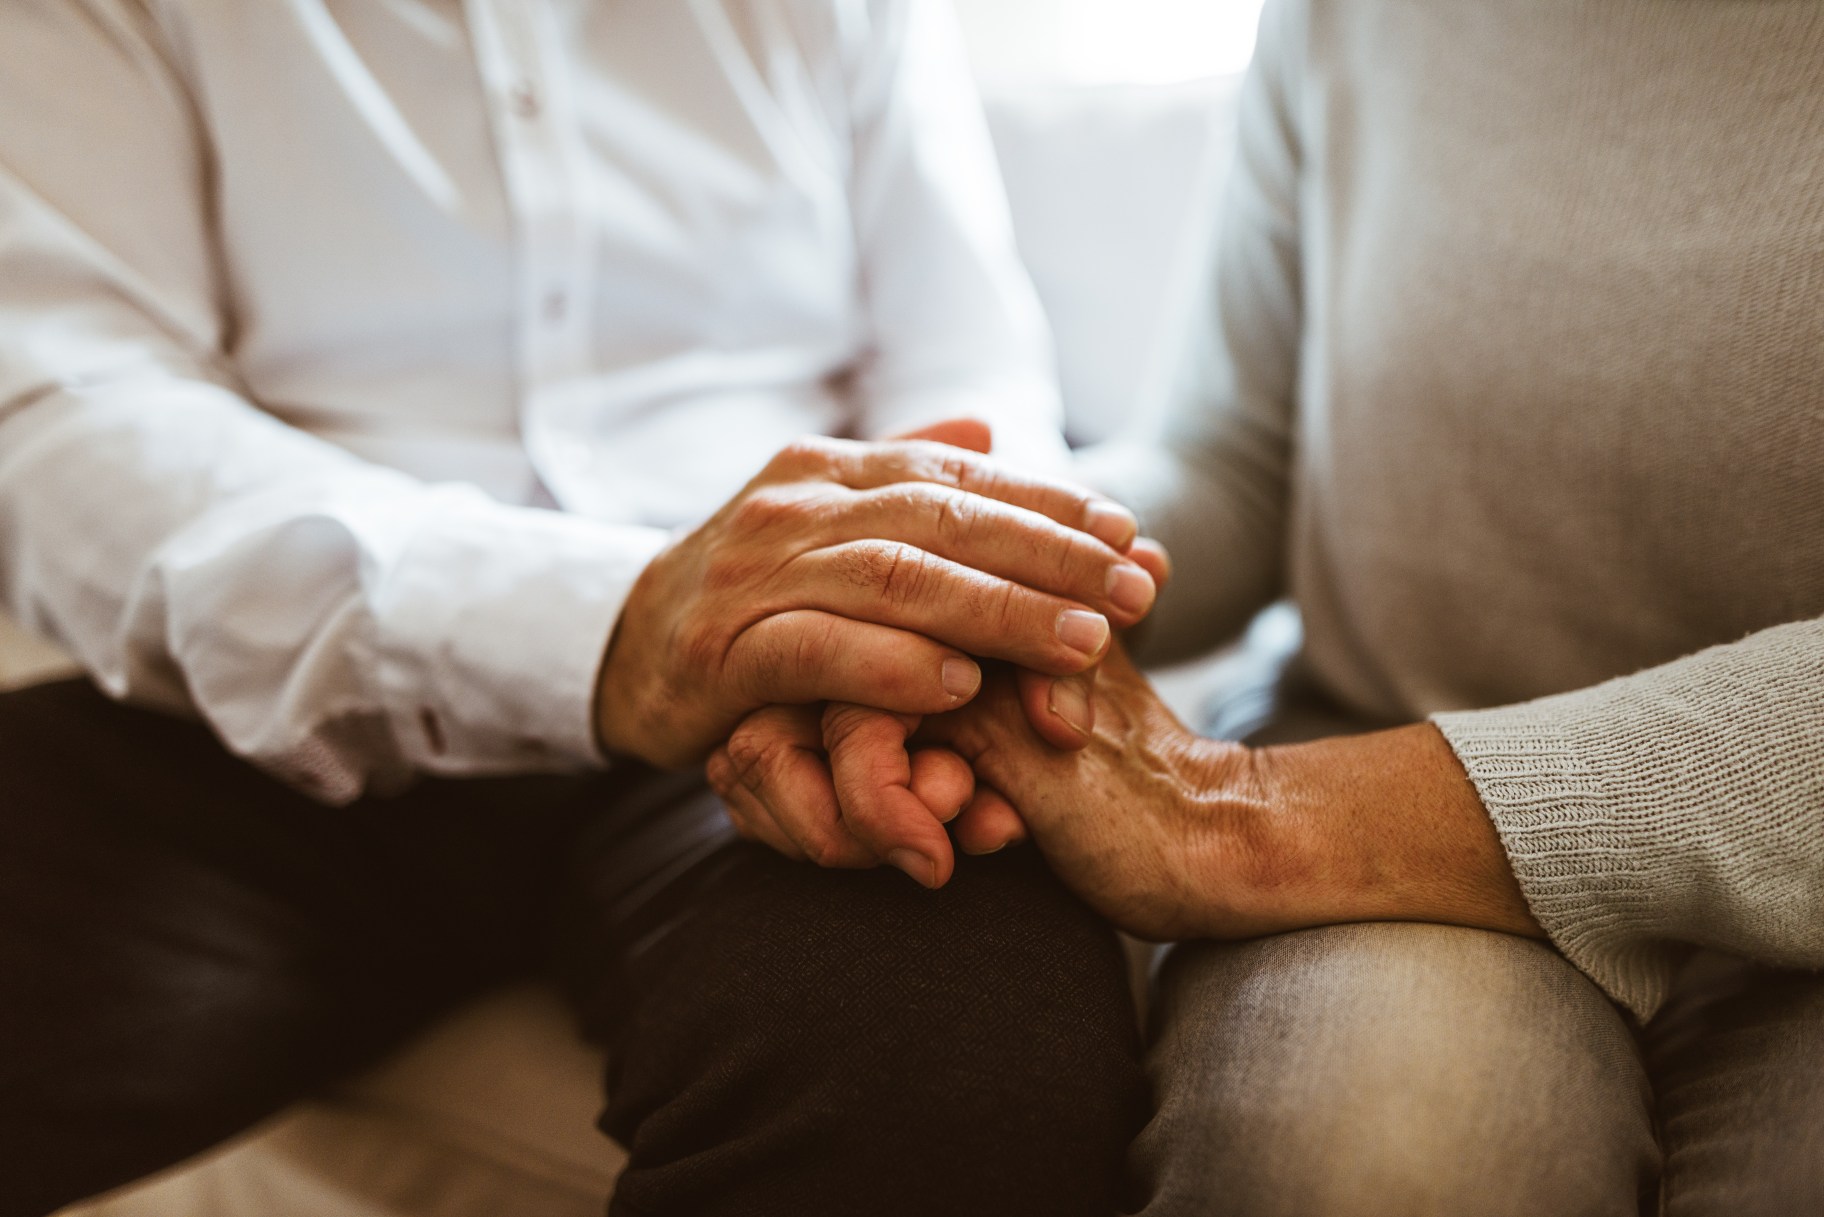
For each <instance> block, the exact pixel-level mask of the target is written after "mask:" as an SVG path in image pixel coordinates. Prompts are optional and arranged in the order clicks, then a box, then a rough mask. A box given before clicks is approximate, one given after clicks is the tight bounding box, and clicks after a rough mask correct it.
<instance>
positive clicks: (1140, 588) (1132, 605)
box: [1108, 563, 1158, 615]
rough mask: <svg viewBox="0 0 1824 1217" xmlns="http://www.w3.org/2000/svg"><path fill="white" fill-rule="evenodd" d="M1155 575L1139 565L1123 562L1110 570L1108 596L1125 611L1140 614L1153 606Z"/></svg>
mask: <svg viewBox="0 0 1824 1217" xmlns="http://www.w3.org/2000/svg"><path fill="white" fill-rule="evenodd" d="M1157 594H1158V592H1157V590H1156V589H1155V588H1154V587H1153V577H1152V576H1151V575H1149V574H1147V573H1146V572H1145V571H1143V570H1141V569H1140V568H1139V567H1138V566H1129V565H1127V564H1126V563H1122V564H1121V565H1120V566H1113V567H1110V568H1109V571H1108V598H1109V599H1110V600H1112V601H1114V602H1115V607H1116V608H1118V609H1120V610H1121V611H1122V612H1124V613H1133V614H1135V615H1138V614H1140V613H1144V612H1146V610H1147V609H1150V608H1152V607H1153V597H1154V596H1155V595H1157Z"/></svg>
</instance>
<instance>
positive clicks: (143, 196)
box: [0, 0, 663, 802]
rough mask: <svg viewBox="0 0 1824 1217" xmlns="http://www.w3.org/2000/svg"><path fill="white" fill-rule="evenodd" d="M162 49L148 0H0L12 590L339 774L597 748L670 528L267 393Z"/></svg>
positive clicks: (204, 156)
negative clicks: (607, 656) (395, 443)
mask: <svg viewBox="0 0 1824 1217" xmlns="http://www.w3.org/2000/svg"><path fill="white" fill-rule="evenodd" d="M174 61H175V56H174V55H173V53H172V51H171V49H170V48H169V47H168V46H166V45H165V44H164V43H163V41H162V40H161V38H160V35H159V31H158V30H157V28H156V26H155V25H154V24H153V22H152V19H151V18H150V17H148V16H146V15H145V10H144V9H143V8H142V7H141V6H138V5H128V4H112V3H105V2H102V0H86V2H83V3H74V2H70V3H64V2H59V3H49V2H46V3H36V2H27V0H21V2H20V3H18V4H8V5H6V6H5V7H4V9H3V10H0V112H4V113H5V114H7V115H8V116H9V120H8V121H7V122H6V123H4V124H0V595H3V596H4V600H5V603H6V604H7V606H8V607H9V608H10V609H11V610H12V611H13V612H14V613H16V614H17V615H19V616H20V617H21V618H22V619H23V620H24V621H25V622H26V623H27V624H28V625H31V626H34V627H36V628H38V629H40V630H43V631H44V632H46V633H49V634H50V635H52V636H54V637H56V638H58V639H59V640H60V641H62V642H63V643H64V644H65V645H66V646H68V647H69V648H70V649H71V650H72V651H74V652H75V653H76V655H77V656H78V658H79V659H80V660H81V661H82V662H83V664H84V665H85V666H86V667H87V668H88V670H89V671H90V672H91V673H92V674H93V676H94V677H95V679H96V680H97V681H98V683H100V684H101V685H102V687H103V688H104V689H106V690H107V691H108V692H109V693H110V694H112V695H114V696H117V697H121V698H127V699H132V700H135V701H139V702H143V703H148V704H154V705H159V706H163V707H166V708H169V709H175V710H183V711H189V712H194V713H196V714H199V715H200V716H201V717H203V718H204V719H205V720H207V721H208V723H209V724H210V725H211V726H212V727H213V728H214V729H215V731H216V732H217V733H218V734H219V735H220V736H221V737H222V739H223V740H224V742H225V743H226V744H227V745H228V746H229V747H230V748H231V749H232V750H234V751H235V752H237V753H240V754H241V755H244V756H246V757H248V758H249V759H251V760H253V761H254V762H256V763H258V764H260V765H262V766H264V767H266V768H268V769H269V770H271V771H273V772H275V773H277V774H279V775H280V776H282V777H284V778H286V779H288V780H290V781H292V782H293V783H295V784H297V785H299V786H300V787H301V788H304V789H306V790H308V791H309V792H311V793H313V794H315V795H316V796H318V797H320V798H322V799H325V800H327V801H332V802H344V801H348V800H351V799H353V798H355V797H356V796H357V795H359V794H360V793H362V792H363V791H364V790H367V789H370V788H374V787H376V786H384V785H387V784H389V783H391V782H394V781H397V780H401V779H403V778H404V777H405V776H407V775H409V774H410V773H412V772H416V771H425V772H431V773H439V774H451V775H455V774H483V773H505V772H523V771H532V770H550V769H564V768H572V767H576V766H579V765H587V764H590V763H595V762H597V761H598V760H599V757H598V755H597V753H596V749H595V744H594V738H593V731H592V712H593V704H592V703H593V686H594V681H595V676H596V671H597V668H598V666H599V664H600V660H601V656H602V653H603V650H604V649H605V646H606V643H607V639H608V636H609V634H610V632H611V630H612V628H613V624H614V621H615V619H616V617H617V615H618V613H619V610H620V608H621V605H622V604H623V602H624V600H625V598H626V595H627V593H628V591H629V589H630V588H631V586H632V583H633V582H634V580H635V579H636V578H637V577H638V575H639V572H640V570H641V569H642V568H643V566H644V565H645V563H646V562H647V561H648V560H649V559H650V557H651V555H652V554H653V553H654V552H656V550H657V549H658V547H659V546H660V545H661V544H662V542H663V537H662V535H661V534H659V533H657V532H655V531H653V530H649V529H642V528H633V527H618V526H610V525H605V524H599V523H594V522H589V521H585V520H580V519H576V518H571V517H566V516H562V515H559V514H557V513H554V512H547V511H540V510H536V509H530V508H522V507H516V506H510V505H506V504H502V503H499V502H496V501H494V500H491V499H489V498H487V497H486V496H485V495H483V494H482V493H480V492H479V491H477V490H474V489H472V488H468V487H463V486H453V485H452V486H432V485H426V484H423V483H420V482H417V481H414V480H413V479H411V478H408V477H406V476H404V475H402V474H399V473H397V472H394V471H391V470H388V469H384V468H381V467H378V466H374V465H371V464H367V463H365V462H362V461H360V460H358V459H356V458H355V457H353V456H351V455H349V454H347V453H345V452H343V451H342V450H340V449H338V448H335V447H333V446H331V445H328V444H325V443H323V442H320V441H318V440H315V439H312V438H311V437H309V436H307V435H304V434H303V433H301V432H298V431H296V430H294V429H291V428H289V427H287V426H285V425H283V424H281V423H279V422H277V421H276V420H274V419H273V418H271V417H270V416H268V415H266V414H264V413H263V412H261V411H260V410H259V408H258V407H257V406H256V405H255V404H254V403H253V402H251V401H250V400H249V399H248V397H247V396H246V394H245V393H244V392H243V391H242V389H241V386H240V385H239V383H238V381H237V377H236V375H235V371H234V367H233V363H232V359H231V357H230V355H229V354H228V352H230V351H231V350H232V344H233V334H234V321H233V308H232V305H231V295H232V293H231V290H230V287H229V286H228V282H229V276H228V274H227V272H226V269H225V263H226V261H227V260H226V259H225V258H224V257H223V256H222V253H221V251H220V249H219V248H218V247H217V244H216V239H215V235H214V231H213V227H212V223H211V215H210V209H211V192H210V188H209V183H210V181H211V179H212V175H213V174H214V173H215V172H216V167H215V166H213V165H212V164H211V163H210V159H209V153H208V147H207V142H206V140H205V139H204V138H202V136H201V135H200V133H199V131H198V125H197V122H196V118H195V115H194V113H193V111H192V108H191V105H190V102H189V98H188V96H187V94H186V91H185V88H184V86H183V83H182V80H181V77H180V73H179V71H178V69H177V68H176V66H174Z"/></svg>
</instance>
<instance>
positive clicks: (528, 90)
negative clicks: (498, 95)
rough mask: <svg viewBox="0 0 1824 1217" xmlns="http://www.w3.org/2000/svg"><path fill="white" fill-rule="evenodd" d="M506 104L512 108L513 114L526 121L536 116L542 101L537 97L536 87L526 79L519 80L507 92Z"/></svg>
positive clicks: (541, 106)
mask: <svg viewBox="0 0 1824 1217" xmlns="http://www.w3.org/2000/svg"><path fill="white" fill-rule="evenodd" d="M507 104H508V105H509V106H511V107H512V108H513V113H514V114H516V115H518V116H519V117H520V118H523V119H525V120H526V121H527V122H530V121H532V120H533V119H535V118H537V117H538V114H539V111H540V110H541V109H542V108H543V103H542V102H540V101H539V99H538V89H537V88H536V87H534V86H533V84H532V82H531V81H527V80H522V81H520V82H519V83H518V84H516V85H514V86H513V87H512V89H510V90H509V91H508V92H507Z"/></svg>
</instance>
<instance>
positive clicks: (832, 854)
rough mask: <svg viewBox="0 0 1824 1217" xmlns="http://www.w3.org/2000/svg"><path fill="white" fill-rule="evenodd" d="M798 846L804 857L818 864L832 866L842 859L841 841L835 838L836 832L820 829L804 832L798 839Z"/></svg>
mask: <svg viewBox="0 0 1824 1217" xmlns="http://www.w3.org/2000/svg"><path fill="white" fill-rule="evenodd" d="M798 847H799V848H800V849H802V850H803V851H804V856H805V857H806V858H809V859H810V860H811V861H812V862H814V863H815V864H817V865H818V866H834V865H836V864H837V863H838V862H840V861H842V855H843V853H844V850H843V847H842V842H841V841H840V840H838V839H837V837H836V834H835V833H832V832H825V831H822V830H812V831H806V832H804V833H803V834H802V835H801V837H800V839H799V843H798Z"/></svg>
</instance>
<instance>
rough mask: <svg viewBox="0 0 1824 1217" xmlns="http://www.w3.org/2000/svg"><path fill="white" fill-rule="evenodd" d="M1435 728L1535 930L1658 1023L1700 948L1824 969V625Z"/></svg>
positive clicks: (1760, 636)
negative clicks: (1484, 812) (1490, 830)
mask: <svg viewBox="0 0 1824 1217" xmlns="http://www.w3.org/2000/svg"><path fill="white" fill-rule="evenodd" d="M1434 721H1435V722H1436V723H1437V725H1438V727H1439V728H1440V729H1441V730H1442V731H1443V732H1444V735H1445V737H1446V738H1447V739H1448V740H1449V741H1450V744H1451V747H1452V748H1454V749H1455V751H1456V754H1457V756H1458V758H1459V759H1460V760H1461V761H1462V762H1463V765H1464V768H1465V769H1467V770H1468V772H1469V776H1470V779H1471V780H1472V781H1473V782H1474V783H1475V786H1476V790H1477V792H1478V793H1479V794H1480V795H1481V798H1482V801H1483V803H1484V804H1485V805H1486V806H1487V808H1488V810H1489V814H1490V815H1491V816H1492V817H1493V818H1494V822H1495V827H1496V829H1497V831H1498V832H1499V833H1500V836H1501V841H1502V844H1503V845H1504V846H1505V847H1506V849H1507V853H1508V857H1509V858H1510V860H1511V861H1512V863H1513V867H1514V873H1515V874H1516V876H1518V878H1519V880H1520V886H1521V889H1522V890H1523V891H1524V893H1525V895H1526V899H1527V902H1528V904H1529V905H1530V906H1531V908H1532V912H1533V915H1534V916H1535V917H1536V918H1538V920H1539V923H1540V924H1541V925H1542V926H1543V927H1544V928H1545V930H1546V932H1547V933H1548V934H1550V935H1551V938H1552V941H1553V942H1554V943H1556V944H1557V946H1558V948H1559V949H1560V950H1561V951H1563V952H1564V954H1565V955H1566V957H1568V958H1569V959H1570V960H1571V962H1573V963H1574V964H1576V965H1577V966H1578V967H1579V968H1581V969H1583V971H1584V972H1586V973H1587V974H1588V975H1589V976H1590V977H1591V978H1592V979H1593V980H1595V981H1596V982H1597V983H1598V984H1599V985H1601V986H1602V987H1603V989H1604V990H1605V991H1607V992H1608V994H1609V995H1610V996H1611V997H1613V998H1614V999H1615V1000H1617V1001H1618V1002H1620V1003H1622V1004H1623V1005H1625V1006H1626V1007H1627V1008H1628V1009H1629V1010H1631V1011H1632V1012H1633V1013H1634V1014H1636V1015H1637V1016H1638V1017H1640V1018H1641V1019H1642V1020H1645V1019H1647V1018H1650V1017H1651V1016H1652V1015H1653V1013H1654V1012H1655V1011H1656V1010H1657V1009H1658V1008H1659V1006H1660V1004H1661V1003H1662V1002H1663V1001H1664V1000H1665V996H1666V992H1667V988H1668V986H1669V984H1670V980H1671V974H1672V969H1673V966H1674V964H1675V963H1676V962H1677V960H1678V958H1679V957H1680V955H1681V954H1682V953H1683V951H1684V950H1685V949H1687V948H1689V947H1693V946H1701V947H1712V948H1716V949H1719V950H1724V951H1729V952H1733V953H1736V954H1739V955H1744V956H1747V957H1750V958H1752V959H1756V960H1759V961H1761V962H1763V963H1767V964H1771V965H1774V966H1778V967H1794V968H1818V967H1824V619H1819V620H1813V621H1804V622H1799V623H1796V624H1792V625H1785V626H1780V627H1777V628H1774V629H1769V630H1765V631H1762V632H1760V633H1757V634H1753V635H1750V636H1749V637H1748V638H1746V639H1744V640H1742V641H1740V642H1737V643H1734V644H1731V645H1727V646H1719V647H1713V648H1711V649H1709V650H1706V651H1702V652H1699V653H1698V654H1695V655H1691V656H1688V657H1686V658H1684V659H1680V660H1678V661H1676V662H1674V663H1670V664H1666V665H1664V666H1662V667H1657V668H1651V669H1648V670H1647V671H1644V672H1640V673H1637V674H1635V675H1633V676H1627V677H1623V678H1621V679H1618V680H1612V681H1609V682H1607V683H1605V684H1601V685H1596V686H1594V687H1592V688H1588V689H1582V690H1578V691H1576V692H1572V693H1565V694H1561V695H1558V696H1555V697H1547V698H1543V699H1541V700H1538V701H1534V702H1528V703H1526V704H1523V705H1517V706H1507V707H1502V708H1499V709H1493V710H1479V711H1468V712H1462V713H1450V714H1440V715H1437V716H1435V718H1434Z"/></svg>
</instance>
